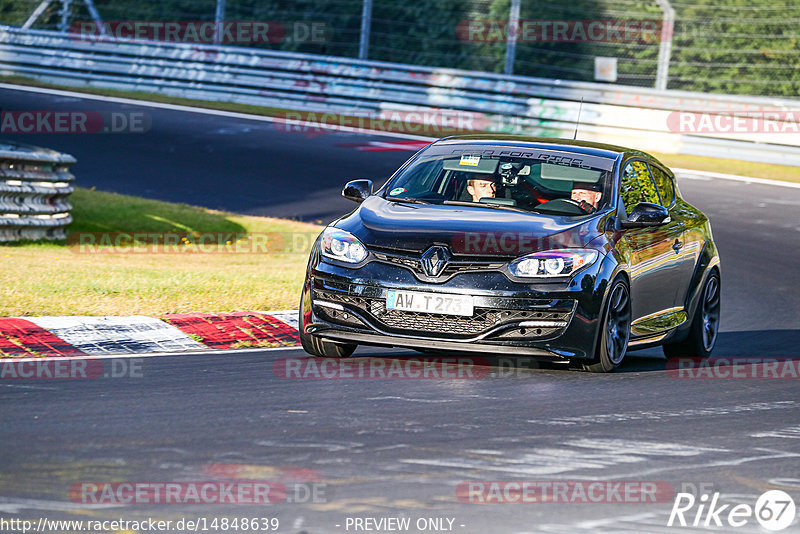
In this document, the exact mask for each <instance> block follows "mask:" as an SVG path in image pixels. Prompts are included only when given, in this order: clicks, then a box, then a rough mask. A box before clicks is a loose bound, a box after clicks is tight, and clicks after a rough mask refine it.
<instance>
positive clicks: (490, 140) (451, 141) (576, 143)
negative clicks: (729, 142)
mask: <svg viewBox="0 0 800 534" xmlns="http://www.w3.org/2000/svg"><path fill="white" fill-rule="evenodd" d="M435 144H436V145H466V144H470V145H501V146H524V147H530V148H542V149H550V150H568V151H570V152H577V153H579V154H588V155H592V156H601V157H606V158H613V159H616V158H617V157H618V156H619V155H620V154H623V153H624V154H629V155H636V156H642V157H646V158H650V159H652V160H654V161H658V160H657V159H656V158H654V157H653V156H651V155H650V154H648V153H646V152H642V151H641V150H635V149H632V148H626V147H622V146H617V145H608V144H605V143H595V142H592V141H583V140H573V139H553V138H551V137H533V136H526V135H497V134H472V135H456V136H451V137H445V138H443V139H440V140H438V141H436V142H435Z"/></svg>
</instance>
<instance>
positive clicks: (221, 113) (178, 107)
mask: <svg viewBox="0 0 800 534" xmlns="http://www.w3.org/2000/svg"><path fill="white" fill-rule="evenodd" d="M0 89H13V90H15V91H28V92H30V93H41V94H46V95H56V96H68V97H72V98H83V99H86V100H98V101H100V102H113V103H115V104H130V105H133V106H144V107H150V108H159V109H167V110H170V111H184V112H187V113H202V114H204V115H216V116H218V117H229V118H232V119H245V120H253V121H261V122H271V123H279V124H286V123H287V122H290V123H291V124H292V125H297V126H308V127H314V128H322V129H326V130H336V131H341V132H347V133H359V134H367V135H377V136H382V137H398V138H400V139H412V140H416V141H436V139H438V138H437V137H425V136H422V135H413V134H407V133H401V132H385V131H381V130H368V129H362V128H352V127H349V126H340V125H338V124H325V123H317V122H307V121H296V120H291V121H287V120H286V119H283V118H281V117H269V116H266V115H253V114H250V113H241V112H237V111H225V110H221V109H211V108H200V107H194V106H186V105H182V104H167V103H165V102H150V101H147V100H136V99H134V98H123V97H118V96H105V95H94V94H91V93H80V92H75V91H65V90H63V89H48V88H46V87H32V86H30V87H29V86H27V85H16V84H11V83H0ZM317 114H318V115H321V113H317Z"/></svg>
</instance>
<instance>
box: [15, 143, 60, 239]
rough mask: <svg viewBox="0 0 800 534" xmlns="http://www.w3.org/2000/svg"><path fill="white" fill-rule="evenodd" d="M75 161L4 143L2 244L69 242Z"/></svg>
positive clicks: (24, 146) (30, 147)
mask: <svg viewBox="0 0 800 534" xmlns="http://www.w3.org/2000/svg"><path fill="white" fill-rule="evenodd" d="M74 163H75V158H73V157H72V156H70V155H69V154H62V153H60V152H56V151H55V150H49V149H45V148H39V147H34V146H28V145H22V144H18V143H11V142H7V141H3V142H0V242H12V241H20V240H42V239H47V240H61V239H66V238H67V234H66V227H67V225H68V224H69V223H71V222H72V216H71V215H70V210H71V209H72V206H71V205H70V203H69V201H68V200H67V197H68V196H69V195H70V193H72V191H73V188H72V182H73V181H74V180H75V177H74V176H73V175H72V174H71V173H70V172H69V167H70V166H71V165H72V164H74Z"/></svg>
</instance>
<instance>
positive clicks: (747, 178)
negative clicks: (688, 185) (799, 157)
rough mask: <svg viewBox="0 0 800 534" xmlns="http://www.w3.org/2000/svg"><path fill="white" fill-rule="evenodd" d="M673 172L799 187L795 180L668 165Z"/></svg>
mask: <svg viewBox="0 0 800 534" xmlns="http://www.w3.org/2000/svg"><path fill="white" fill-rule="evenodd" d="M670 168H671V169H672V171H673V172H674V173H675V174H680V175H681V176H680V178H687V179H689V180H692V179H697V178H694V177H693V176H690V175H694V176H695V177H700V179H706V178H716V179H718V180H732V181H734V182H744V183H748V184H760V185H775V186H778V187H789V188H792V189H800V183H797V182H785V181H783V180H768V179H766V178H755V177H753V176H739V175H738V174H724V173H721V172H709V171H693V170H691V169H677V168H674V167H670Z"/></svg>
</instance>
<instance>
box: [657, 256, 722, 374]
mask: <svg viewBox="0 0 800 534" xmlns="http://www.w3.org/2000/svg"><path fill="white" fill-rule="evenodd" d="M719 317H720V279H719V273H718V272H717V271H713V272H712V273H711V274H709V275H708V278H707V279H706V283H705V284H703V291H702V292H701V293H700V301H699V302H698V303H697V310H695V312H694V317H693V318H692V326H691V329H690V330H689V335H688V336H686V339H684V340H683V341H678V342H677V343H667V344H666V345H664V346H663V347H662V349H663V351H664V356H666V357H667V358H668V359H672V358H703V359H705V358H708V357H709V356H711V351H713V350H714V345H715V344H716V342H717V334H718V333H719Z"/></svg>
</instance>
